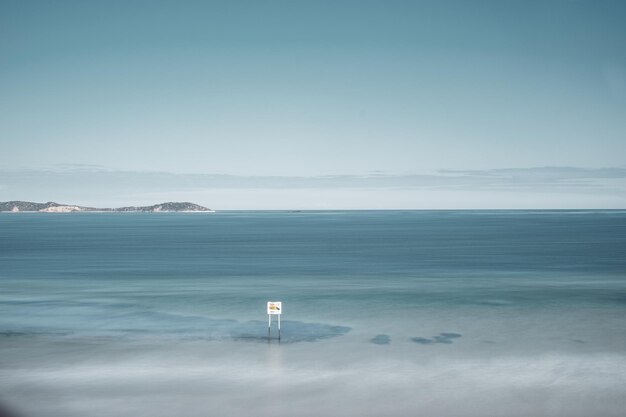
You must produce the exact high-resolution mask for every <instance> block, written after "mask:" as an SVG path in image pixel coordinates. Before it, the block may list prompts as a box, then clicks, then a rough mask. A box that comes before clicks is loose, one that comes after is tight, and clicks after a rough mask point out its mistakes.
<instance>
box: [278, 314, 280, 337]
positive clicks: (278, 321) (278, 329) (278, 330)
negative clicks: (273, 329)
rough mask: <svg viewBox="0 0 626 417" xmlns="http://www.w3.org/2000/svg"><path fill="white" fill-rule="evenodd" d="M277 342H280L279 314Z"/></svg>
mask: <svg viewBox="0 0 626 417" xmlns="http://www.w3.org/2000/svg"><path fill="white" fill-rule="evenodd" d="M278 340H279V341H280V314H279V315H278Z"/></svg>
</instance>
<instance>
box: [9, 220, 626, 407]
mask: <svg viewBox="0 0 626 417" xmlns="http://www.w3.org/2000/svg"><path fill="white" fill-rule="evenodd" d="M270 300H271V301H282V303H283V315H282V323H281V324H282V328H281V340H280V341H279V340H278V339H277V332H276V322H274V323H273V325H272V333H271V339H268V328H267V325H268V322H267V315H266V302H267V301H270ZM625 410H626V211H371V212H368V211H356V212H354V211H319V212H308V211H305V212H218V213H77V214H43V213H31V214H27V213H21V214H9V213H6V214H0V415H3V413H4V414H6V415H11V416H13V415H15V416H25V417H38V416H42V417H52V416H54V417H89V416H95V417H100V416H102V417H104V416H118V417H126V416H128V417H130V416H133V417H137V416H146V417H147V416H150V417H161V416H163V417H171V416H184V417H196V416H218V415H220V416H236V417H238V416H258V417H266V416H267V417H269V416H273V417H278V416H316V417H319V416H389V417H394V416H430V417H438V416H465V417H472V416H481V417H484V416H519V417H522V416H523V417H528V416H581V417H582V416H585V417H587V416H595V417H602V416H620V417H621V416H624V415H625V414H624V413H625Z"/></svg>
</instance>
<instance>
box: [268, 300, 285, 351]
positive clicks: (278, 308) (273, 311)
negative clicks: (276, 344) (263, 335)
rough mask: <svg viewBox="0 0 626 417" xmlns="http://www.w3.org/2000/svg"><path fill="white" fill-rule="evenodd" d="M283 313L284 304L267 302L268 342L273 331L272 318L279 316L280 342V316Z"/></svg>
mask: <svg viewBox="0 0 626 417" xmlns="http://www.w3.org/2000/svg"><path fill="white" fill-rule="evenodd" d="M282 312H283V303H282V302H281V301H268V302H267V340H270V333H271V329H272V316H278V340H279V341H280V315H281V313H282Z"/></svg>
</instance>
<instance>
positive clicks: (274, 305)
mask: <svg viewBox="0 0 626 417" xmlns="http://www.w3.org/2000/svg"><path fill="white" fill-rule="evenodd" d="M282 304H283V303H282V302H280V301H268V302H267V314H281V313H282V312H283V305H282Z"/></svg>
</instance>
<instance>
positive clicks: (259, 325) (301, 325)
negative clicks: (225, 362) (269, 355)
mask: <svg viewBox="0 0 626 417" xmlns="http://www.w3.org/2000/svg"><path fill="white" fill-rule="evenodd" d="M281 324H282V325H281V338H280V342H281V343H297V342H317V341H319V340H323V339H330V338H332V337H337V336H343V335H344V334H346V333H348V332H349V331H350V330H352V328H350V327H347V326H334V325H330V324H324V323H305V322H301V321H289V320H286V321H283V322H282V323H281ZM229 333H230V338H232V339H234V340H241V341H259V342H266V341H267V340H268V334H267V323H266V322H265V321H258V320H254V321H248V322H241V323H238V324H236V325H234V326H233V327H232V328H231V329H230V332H229ZM270 338H271V340H277V339H278V328H276V327H274V326H272V331H271V334H270Z"/></svg>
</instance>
